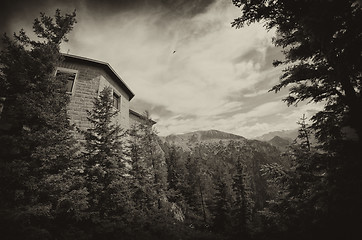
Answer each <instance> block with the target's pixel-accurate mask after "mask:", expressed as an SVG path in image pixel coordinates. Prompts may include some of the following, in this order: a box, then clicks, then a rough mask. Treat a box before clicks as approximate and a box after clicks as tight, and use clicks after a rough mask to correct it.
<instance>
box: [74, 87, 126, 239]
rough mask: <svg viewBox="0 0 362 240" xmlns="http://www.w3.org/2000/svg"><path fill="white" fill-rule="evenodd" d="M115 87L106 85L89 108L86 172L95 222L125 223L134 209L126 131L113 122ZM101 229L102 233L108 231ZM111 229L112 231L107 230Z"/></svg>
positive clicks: (84, 132) (91, 213)
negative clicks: (113, 94) (131, 209)
mask: <svg viewBox="0 0 362 240" xmlns="http://www.w3.org/2000/svg"><path fill="white" fill-rule="evenodd" d="M112 102H113V101H112V99H111V89H110V88H109V87H107V88H104V89H103V90H102V91H101V92H100V95H99V97H96V98H95V99H94V101H93V104H94V106H93V109H92V110H91V111H88V121H89V122H90V123H91V125H92V127H90V128H88V129H87V130H85V131H81V132H82V133H83V135H84V140H85V143H84V147H85V150H86V151H85V152H84V174H85V177H86V187H87V190H88V192H89V196H88V200H89V208H88V211H89V214H90V218H91V220H92V222H93V223H98V222H100V223H101V224H105V225H107V224H109V225H111V226H112V225H116V226H115V227H119V226H117V224H119V225H121V224H122V222H123V220H124V218H125V216H126V215H125V214H126V213H127V212H128V210H129V209H130V207H131V206H130V205H131V203H130V194H129V183H128V179H127V174H128V169H127V165H126V164H127V158H126V157H125V154H124V153H125V132H124V131H123V130H122V128H121V127H120V126H119V125H117V124H114V123H113V118H114V117H115V116H116V114H118V113H117V111H116V110H115V109H114V108H113V104H112ZM102 231H104V229H100V232H99V233H96V234H104V233H103V232H102ZM107 231H109V230H107Z"/></svg>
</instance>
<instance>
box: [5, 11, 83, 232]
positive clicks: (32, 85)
mask: <svg viewBox="0 0 362 240" xmlns="http://www.w3.org/2000/svg"><path fill="white" fill-rule="evenodd" d="M75 22H76V20H75V12H73V13H71V14H65V15H62V14H61V12H60V10H57V11H56V12H55V16H54V18H52V17H49V16H46V15H45V14H43V13H41V17H40V19H35V21H34V25H33V29H34V33H35V34H36V36H37V37H38V39H37V40H32V39H30V37H29V36H28V35H27V34H26V33H25V31H24V30H21V31H20V32H19V34H14V38H10V37H8V36H6V35H5V36H4V37H3V43H4V49H3V50H2V51H1V53H0V96H1V97H2V98H3V99H4V100H5V101H4V103H3V104H4V107H3V110H2V112H1V119H0V145H1V150H0V161H1V164H0V175H1V181H0V189H1V200H0V201H1V203H0V206H1V210H0V215H1V216H0V218H1V223H0V225H1V226H2V229H1V231H2V232H5V233H1V235H2V236H6V232H7V231H8V232H10V233H11V234H12V237H14V238H18V237H19V238H21V236H22V234H24V235H26V236H27V238H38V239H41V238H44V237H49V236H54V235H57V234H59V233H60V232H61V229H63V228H67V227H66V226H67V225H68V224H69V222H73V221H76V219H78V220H79V219H82V218H83V210H84V209H85V208H86V207H87V202H86V199H85V196H86V194H87V192H86V190H85V189H84V188H83V179H82V176H81V173H80V168H81V165H82V163H81V161H80V160H79V159H77V158H76V153H77V151H78V150H77V148H76V141H75V140H74V138H73V135H72V127H71V125H70V123H69V120H68V117H67V113H66V107H67V103H68V101H69V97H68V95H67V94H66V93H65V92H66V82H65V81H58V80H56V79H55V77H54V72H55V67H56V66H57V65H58V64H59V62H60V61H61V60H62V58H61V55H60V53H59V44H60V43H61V42H62V41H66V40H67V39H66V35H67V34H68V33H69V32H70V31H71V30H72V28H73V25H74V24H75ZM4 219H6V220H4ZM62 220H66V221H62ZM60 222H63V223H62V224H59V223H60ZM67 222H68V223H67ZM14 227H16V230H15V229H14ZM66 232H67V231H62V233H61V234H66Z"/></svg>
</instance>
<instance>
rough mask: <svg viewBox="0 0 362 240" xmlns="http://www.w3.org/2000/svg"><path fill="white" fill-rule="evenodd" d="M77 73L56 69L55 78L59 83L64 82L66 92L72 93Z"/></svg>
mask: <svg viewBox="0 0 362 240" xmlns="http://www.w3.org/2000/svg"><path fill="white" fill-rule="evenodd" d="M76 75H77V72H76V71H74V70H71V69H58V70H57V73H56V78H57V79H59V80H61V81H66V92H67V93H72V92H73V89H74V82H75V77H76Z"/></svg>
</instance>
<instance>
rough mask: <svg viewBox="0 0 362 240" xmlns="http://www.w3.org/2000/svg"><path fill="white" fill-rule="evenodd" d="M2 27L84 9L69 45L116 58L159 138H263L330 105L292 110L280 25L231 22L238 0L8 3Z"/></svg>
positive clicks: (27, 25)
mask: <svg viewBox="0 0 362 240" xmlns="http://www.w3.org/2000/svg"><path fill="white" fill-rule="evenodd" d="M2 6H3V7H2V9H1V10H0V11H1V12H0V30H1V32H7V33H8V34H11V33H13V32H17V31H19V30H20V29H21V28H24V29H25V31H26V32H27V33H28V34H29V35H31V33H32V28H31V27H32V22H33V20H34V19H35V18H37V17H39V16H40V14H39V13H40V12H45V13H46V14H47V15H50V16H52V15H54V13H55V9H57V8H59V9H61V11H62V13H66V12H68V13H70V12H72V11H73V10H74V9H76V13H77V24H76V25H75V27H74V29H73V31H72V32H71V33H70V34H69V35H68V39H69V42H68V43H63V44H62V45H61V51H62V52H69V53H70V54H74V55H79V56H83V57H87V58H92V59H96V60H100V61H104V62H108V63H109V64H110V65H111V66H112V68H113V69H114V70H115V71H116V72H117V73H118V74H119V75H120V76H121V78H122V79H123V80H124V81H125V82H126V84H127V85H128V86H129V87H130V89H131V90H132V91H133V92H134V93H135V97H134V98H133V99H132V100H131V103H130V104H131V105H130V106H131V108H132V109H134V110H136V111H138V112H140V113H142V112H144V111H145V110H147V111H149V113H150V116H151V118H152V119H153V120H155V121H156V122H157V124H156V125H155V128H156V130H157V131H158V133H159V135H160V136H166V135H169V134H181V133H187V132H192V131H197V130H210V129H216V130H220V131H225V132H229V133H234V134H238V135H241V136H244V137H247V138H254V137H256V136H260V135H262V134H265V133H268V132H271V131H280V130H290V129H295V128H297V124H296V122H297V121H298V120H299V118H300V117H301V116H302V115H303V114H305V115H306V116H307V117H311V116H312V115H313V114H314V113H315V112H316V111H318V110H319V109H321V107H322V105H320V104H319V105H316V104H308V105H306V104H300V105H298V106H297V107H294V106H290V107H288V106H287V105H286V103H284V102H282V99H283V98H284V97H285V96H287V94H288V89H283V90H282V91H280V92H278V93H274V92H268V90H269V89H271V88H272V87H273V86H274V85H275V84H277V83H278V82H279V77H280V75H281V74H282V68H281V67H278V68H275V67H273V66H272V62H273V60H277V59H279V60H281V59H283V54H282V52H281V49H279V48H276V47H275V46H274V45H273V43H272V38H273V37H274V36H275V31H274V30H270V31H267V30H266V29H265V28H264V27H263V25H262V24H261V23H256V24H252V25H250V26H246V27H244V28H241V29H236V28H232V27H231V22H232V21H233V20H234V19H235V18H237V17H239V16H240V14H241V13H240V9H238V8H237V7H236V6H234V5H233V4H232V1H231V0H193V1H188V0H119V1H116V0H103V1H97V0H73V1H71V0H63V1H55V0H33V1H31V0H28V1H24V0H12V1H9V0H6V1H5V2H4V3H2Z"/></svg>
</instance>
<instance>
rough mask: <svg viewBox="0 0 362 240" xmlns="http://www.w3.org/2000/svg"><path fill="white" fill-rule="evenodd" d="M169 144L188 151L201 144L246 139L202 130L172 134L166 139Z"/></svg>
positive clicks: (217, 131) (230, 134) (216, 131)
mask: <svg viewBox="0 0 362 240" xmlns="http://www.w3.org/2000/svg"><path fill="white" fill-rule="evenodd" d="M164 140H165V141H166V142H168V143H172V144H176V145H179V146H181V147H182V148H184V149H186V148H189V146H190V145H193V144H195V143H199V142H207V143H213V142H220V141H231V140H246V139H245V138H244V137H242V136H239V135H235V134H232V133H227V132H222V131H219V130H215V129H212V130H201V131H195V132H190V133H184V134H171V135H169V136H167V137H165V138H164Z"/></svg>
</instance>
